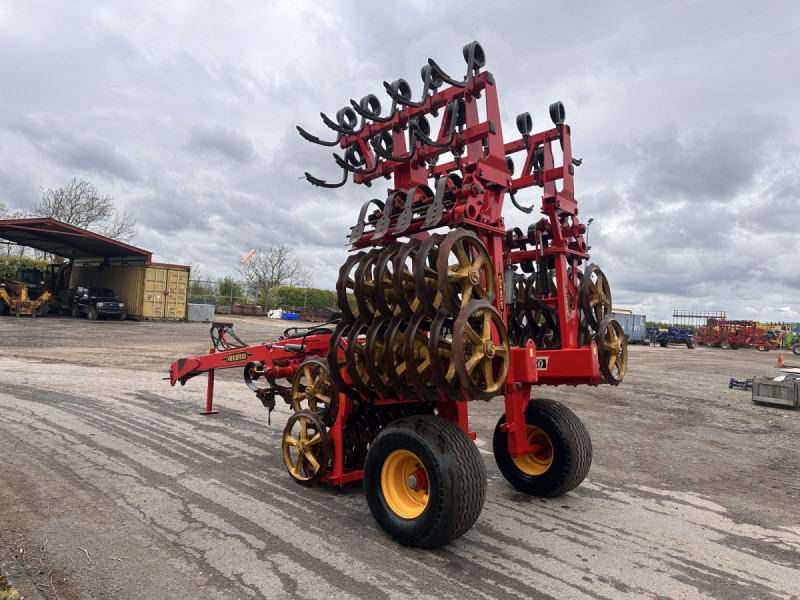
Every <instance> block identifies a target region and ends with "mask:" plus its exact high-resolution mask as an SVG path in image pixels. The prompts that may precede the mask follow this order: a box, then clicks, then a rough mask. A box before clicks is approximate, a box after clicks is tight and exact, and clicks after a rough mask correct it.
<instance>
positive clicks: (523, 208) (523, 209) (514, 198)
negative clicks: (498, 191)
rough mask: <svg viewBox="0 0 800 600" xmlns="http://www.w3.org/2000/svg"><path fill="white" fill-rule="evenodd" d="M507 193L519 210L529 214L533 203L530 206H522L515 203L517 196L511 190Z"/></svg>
mask: <svg viewBox="0 0 800 600" xmlns="http://www.w3.org/2000/svg"><path fill="white" fill-rule="evenodd" d="M508 195H509V196H510V197H511V204H513V205H514V206H516V207H517V208H518V209H519V210H521V211H522V212H524V213H525V214H530V213H532V212H533V209H534V208H535V206H536V205H535V204H531V205H530V206H522V205H520V204H519V203H517V198H516V197H515V196H514V192H513V190H510V189H509V190H508Z"/></svg>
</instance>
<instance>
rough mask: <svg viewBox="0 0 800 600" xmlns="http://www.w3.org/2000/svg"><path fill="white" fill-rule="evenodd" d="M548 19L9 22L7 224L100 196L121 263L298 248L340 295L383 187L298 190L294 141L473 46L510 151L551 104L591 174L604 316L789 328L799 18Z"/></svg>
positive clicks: (241, 13) (714, 10)
mask: <svg viewBox="0 0 800 600" xmlns="http://www.w3.org/2000/svg"><path fill="white" fill-rule="evenodd" d="M43 9H46V10H47V14H48V19H41V18H40V16H39V15H40V13H41V11H42V10H43ZM559 10H560V11H561V12H560V13H559V18H558V19H553V17H552V14H550V13H549V12H548V10H547V8H546V7H544V6H543V5H541V6H540V5H538V4H535V3H522V2H518V3H511V4H504V5H496V4H477V5H469V6H468V7H467V8H466V9H465V8H464V6H463V5H461V4H457V3H455V2H441V3H435V4H431V3H424V2H415V3H412V4H410V5H408V6H406V7H404V9H403V11H404V13H403V14H404V18H403V19H389V20H387V19H383V18H381V16H380V15H378V14H377V10H376V8H375V7H374V5H373V4H370V3H367V2H356V1H351V2H340V3H336V4H333V5H330V6H328V5H320V4H314V5H306V4H303V3H295V4H292V5H283V4H280V3H250V4H249V3H242V4H240V5H238V6H237V11H236V14H235V15H231V14H230V12H229V10H228V8H227V7H225V6H223V5H219V4H213V3H212V4H207V5H203V6H197V7H195V8H194V9H193V18H192V20H191V25H187V21H186V19H185V16H186V15H185V9H184V8H181V7H178V6H176V5H171V4H169V3H152V4H147V5H145V7H144V8H142V6H140V5H138V4H137V5H135V6H134V5H131V4H130V3H123V2H119V1H114V0H112V1H110V2H107V3H105V4H104V5H103V8H102V9H94V8H92V7H83V8H78V9H76V8H74V7H72V6H68V5H63V6H62V5H59V4H50V5H47V6H44V5H40V4H38V3H37V2H36V1H35V0H34V1H32V2H25V3H16V4H13V3H12V4H9V8H8V19H7V22H11V23H14V29H13V30H10V29H8V27H7V26H6V29H1V28H2V27H3V25H2V24H0V78H2V79H0V80H2V81H3V82H4V90H3V94H2V95H1V96H0V115H5V118H3V119H2V122H1V123H0V165H1V166H0V182H2V183H3V184H4V185H3V191H4V193H5V194H6V197H5V198H4V199H3V200H2V201H3V202H6V203H7V204H14V203H17V204H19V203H28V202H30V200H31V199H32V196H35V195H36V194H37V192H36V190H38V187H39V186H40V185H54V184H58V183H59V182H61V181H64V180H67V179H69V178H70V177H72V176H84V177H86V178H88V179H93V180H95V179H98V178H99V179H100V180H101V181H99V182H97V183H98V185H101V186H102V187H103V189H104V190H105V189H108V191H109V192H110V193H111V194H112V195H113V196H114V198H115V199H116V200H117V202H118V203H119V204H120V205H121V207H122V208H125V209H127V210H129V211H130V212H132V213H133V214H134V215H135V216H136V218H137V219H138V221H139V224H140V231H139V235H138V237H137V239H136V243H138V244H139V245H142V246H143V247H146V248H148V249H150V250H153V251H154V252H155V253H156V255H157V257H158V258H160V259H161V260H166V261H170V262H182V261H185V262H192V263H195V264H202V265H203V269H204V271H205V272H206V273H208V274H220V275H224V274H227V273H232V272H234V269H235V266H236V264H237V263H238V260H239V259H240V258H241V256H242V254H243V253H245V252H247V251H248V250H249V249H250V248H251V247H264V246H268V245H271V244H276V243H291V244H293V245H295V246H296V247H297V252H298V255H300V256H301V257H302V258H303V260H304V261H307V264H308V265H309V266H310V267H311V268H312V270H313V271H314V273H315V279H316V283H317V284H318V285H325V286H328V287H331V286H332V285H333V282H334V281H335V277H336V271H337V268H338V265H339V263H340V262H341V261H342V260H343V258H344V256H345V251H346V249H345V247H344V242H345V236H346V234H347V232H348V230H349V227H350V226H351V225H352V224H353V223H354V222H355V219H356V217H357V214H358V209H359V207H360V205H361V204H362V203H363V202H365V201H366V200H368V199H370V198H373V197H378V198H382V197H384V196H385V195H386V192H387V188H388V187H389V186H390V185H391V182H390V181H384V180H380V181H377V182H375V184H374V185H373V186H372V188H366V187H363V186H354V185H352V184H349V185H347V186H346V187H344V188H342V189H339V190H321V189H318V188H313V187H311V186H310V185H309V184H308V183H307V182H305V181H303V180H302V179H300V178H301V177H302V173H303V172H304V171H310V172H311V173H313V174H314V175H317V176H319V177H322V178H325V179H329V180H333V179H336V178H337V177H338V176H339V174H340V170H339V169H338V168H337V167H336V166H335V164H334V163H333V160H332V158H331V152H332V151H334V150H335V149H332V148H322V147H317V146H313V145H311V144H309V143H307V142H305V141H303V140H302V139H301V138H300V137H299V136H298V135H297V133H296V131H295V130H294V125H295V124H300V125H302V126H303V127H305V128H306V129H308V130H309V131H311V132H312V133H315V134H317V135H320V136H322V137H331V138H332V137H334V134H333V133H332V132H329V131H328V130H327V129H326V128H325V127H324V126H323V125H322V124H321V122H320V120H319V112H320V111H324V112H326V113H327V114H329V115H331V116H332V115H334V114H335V112H336V110H337V109H338V108H340V107H342V106H345V105H346V104H347V102H348V100H349V99H350V98H355V99H358V98H360V97H361V96H363V95H365V94H366V93H375V94H377V95H378V96H379V97H380V99H381V102H382V103H384V104H385V106H386V107H388V104H389V100H388V97H387V96H386V94H385V93H384V92H383V89H382V85H381V84H382V81H383V80H388V81H391V80H393V79H395V78H397V77H404V78H405V79H407V80H408V81H409V82H410V83H411V86H412V89H413V90H414V95H415V97H416V96H418V95H419V92H420V90H421V82H420V79H419V68H420V66H422V65H423V64H425V62H426V59H427V58H428V57H429V56H430V57H433V58H435V59H436V60H437V62H439V64H441V65H442V66H443V67H444V68H445V69H446V70H447V71H448V72H450V73H451V74H452V75H454V76H456V77H462V76H463V72H464V62H463V60H462V57H461V46H462V45H463V44H464V43H466V42H468V41H470V40H472V39H478V40H480V41H481V43H482V44H483V45H484V48H485V50H486V53H487V57H488V63H487V67H488V68H489V70H491V71H492V73H493V74H494V75H495V78H496V80H497V82H498V89H499V94H500V103H501V110H502V119H503V122H502V126H503V132H504V134H505V138H506V140H509V139H511V138H513V137H516V134H515V131H516V129H515V127H514V116H515V115H516V114H517V113H518V112H522V111H525V110H527V111H530V112H531V114H532V115H533V117H534V122H535V126H536V127H537V128H544V127H547V126H548V124H549V120H548V119H547V105H548V104H549V103H550V102H552V101H553V100H556V99H561V100H563V101H565V103H566V106H567V118H568V122H569V123H570V125H571V126H572V128H573V147H574V148H575V152H576V154H577V155H578V156H582V157H583V158H584V159H585V164H584V166H582V167H581V168H580V169H578V170H577V174H576V192H577V197H578V199H579V202H580V209H581V217H582V219H583V220H584V221H586V220H587V219H588V218H589V217H594V218H595V223H594V224H593V225H592V229H591V234H590V242H591V244H592V246H593V250H592V254H593V260H594V261H595V262H597V263H599V264H600V266H601V267H603V269H604V270H605V271H606V273H607V274H608V275H609V278H610V279H611V282H612V286H613V291H614V298H615V303H616V302H625V303H627V304H628V305H629V307H632V308H637V309H638V310H642V311H647V312H648V314H649V315H650V316H653V317H656V318H669V316H670V315H671V311H672V309H673V308H691V307H693V306H698V307H703V306H705V307H714V306H719V305H724V306H723V307H724V308H727V309H728V310H729V313H730V314H732V315H734V316H735V314H736V311H739V312H741V313H744V311H745V310H749V309H758V310H762V313H763V316H764V317H766V316H768V315H769V314H776V315H777V314H778V313H777V312H773V309H775V310H777V309H780V308H781V307H785V306H790V307H791V310H797V308H798V307H797V306H794V305H793V304H792V303H791V302H789V301H788V300H785V299H783V300H782V299H781V298H791V297H792V294H794V296H796V294H797V289H798V280H797V278H798V276H797V275H794V274H793V272H792V271H791V270H790V269H789V267H790V265H791V259H792V257H793V254H792V252H791V250H792V249H793V248H794V247H795V245H794V241H793V240H792V238H791V233H790V232H791V230H792V225H791V218H792V216H793V215H794V216H796V215H797V214H798V213H800V206H799V205H798V192H797V190H798V189H800V181H798V175H797V173H800V169H798V167H800V164H798V162H799V161H798V152H797V148H798V147H800V141H798V133H799V132H800V120H799V119H798V114H797V110H796V107H797V105H798V95H800V89H798V80H797V78H794V79H792V78H790V77H787V76H786V71H785V69H784V68H783V67H782V66H781V65H785V64H796V63H797V62H800V42H799V41H798V40H797V36H796V35H795V34H794V33H793V31H796V29H797V27H798V25H800V13H798V12H797V10H796V9H795V6H794V4H793V3H792V2H776V3H772V4H770V5H769V6H768V7H767V6H766V5H764V4H763V3H762V4H760V5H759V4H753V3H747V2H740V1H736V2H733V3H730V2H726V3H724V4H723V3H722V2H710V3H700V4H698V3H695V2H680V1H679V2H675V3H670V4H669V5H664V6H660V5H659V6H651V7H648V9H647V10H640V11H632V10H630V6H628V5H626V4H614V3H611V4H608V3H606V4H599V3H580V4H576V5H568V6H567V5H565V6H563V7H560V8H559ZM775 14H779V15H781V18H780V19H775V18H774V15H775ZM409 23H413V24H414V25H413V26H411V27H409V25H408V24H409ZM86 31H89V32H91V35H75V32H86ZM209 40H213V43H209ZM778 59H780V60H778ZM539 192H540V190H538V189H532V190H528V191H526V192H525V193H524V194H522V195H521V197H520V199H521V200H522V201H525V202H526V203H530V202H533V201H537V200H538V195H539ZM507 204H509V203H507ZM19 207H20V208H22V207H23V206H19ZM504 215H505V217H506V220H507V224H508V225H517V226H521V227H523V228H524V227H526V226H527V224H528V223H529V222H530V220H535V219H538V215H532V216H525V215H522V214H521V213H516V212H515V210H514V209H513V207H511V206H510V205H508V206H507V207H506V209H505V211H504ZM531 217H533V219H532V218H531ZM794 272H796V269H795V271H794ZM748 307H749V308H748ZM770 307H773V308H770ZM748 314H750V313H748ZM752 314H755V313H752ZM787 314H788V313H787Z"/></svg>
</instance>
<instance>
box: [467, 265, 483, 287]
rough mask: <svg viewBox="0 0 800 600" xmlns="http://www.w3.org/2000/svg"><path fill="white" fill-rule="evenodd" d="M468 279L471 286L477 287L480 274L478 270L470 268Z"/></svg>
mask: <svg viewBox="0 0 800 600" xmlns="http://www.w3.org/2000/svg"><path fill="white" fill-rule="evenodd" d="M468 277H469V282H470V283H471V284H472V285H478V284H479V283H480V282H481V274H480V272H479V271H478V269H473V268H470V270H469V275H468Z"/></svg>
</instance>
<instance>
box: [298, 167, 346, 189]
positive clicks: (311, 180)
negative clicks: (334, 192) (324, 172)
mask: <svg viewBox="0 0 800 600" xmlns="http://www.w3.org/2000/svg"><path fill="white" fill-rule="evenodd" d="M304 174H305V176H306V179H307V180H308V182H309V183H310V184H311V185H315V186H317V187H321V188H329V189H331V188H338V187H342V186H343V185H344V184H345V183H347V169H342V176H343V177H342V180H341V181H340V182H339V183H328V182H327V181H325V180H323V179H319V178H318V177H314V176H313V175H312V174H311V173H309V172H308V171H306V172H305V173H304Z"/></svg>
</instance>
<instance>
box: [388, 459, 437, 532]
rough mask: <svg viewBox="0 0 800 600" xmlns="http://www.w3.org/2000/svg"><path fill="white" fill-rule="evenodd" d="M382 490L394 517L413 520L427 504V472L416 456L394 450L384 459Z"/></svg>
mask: <svg viewBox="0 0 800 600" xmlns="http://www.w3.org/2000/svg"><path fill="white" fill-rule="evenodd" d="M381 489H382V491H383V497H384V498H386V503H387V504H388V505H389V508H390V509H392V512H394V513H395V514H396V515H397V516H399V517H402V518H403V519H414V518H416V517H418V516H420V515H421V514H422V513H423V512H424V511H425V507H426V506H428V473H427V471H425V467H423V466H422V461H421V460H420V459H419V458H417V455H416V454H414V453H413V452H409V451H408V450H395V451H394V452H392V453H391V454H390V455H389V456H387V457H386V460H385V461H384V462H383V469H382V470H381Z"/></svg>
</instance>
